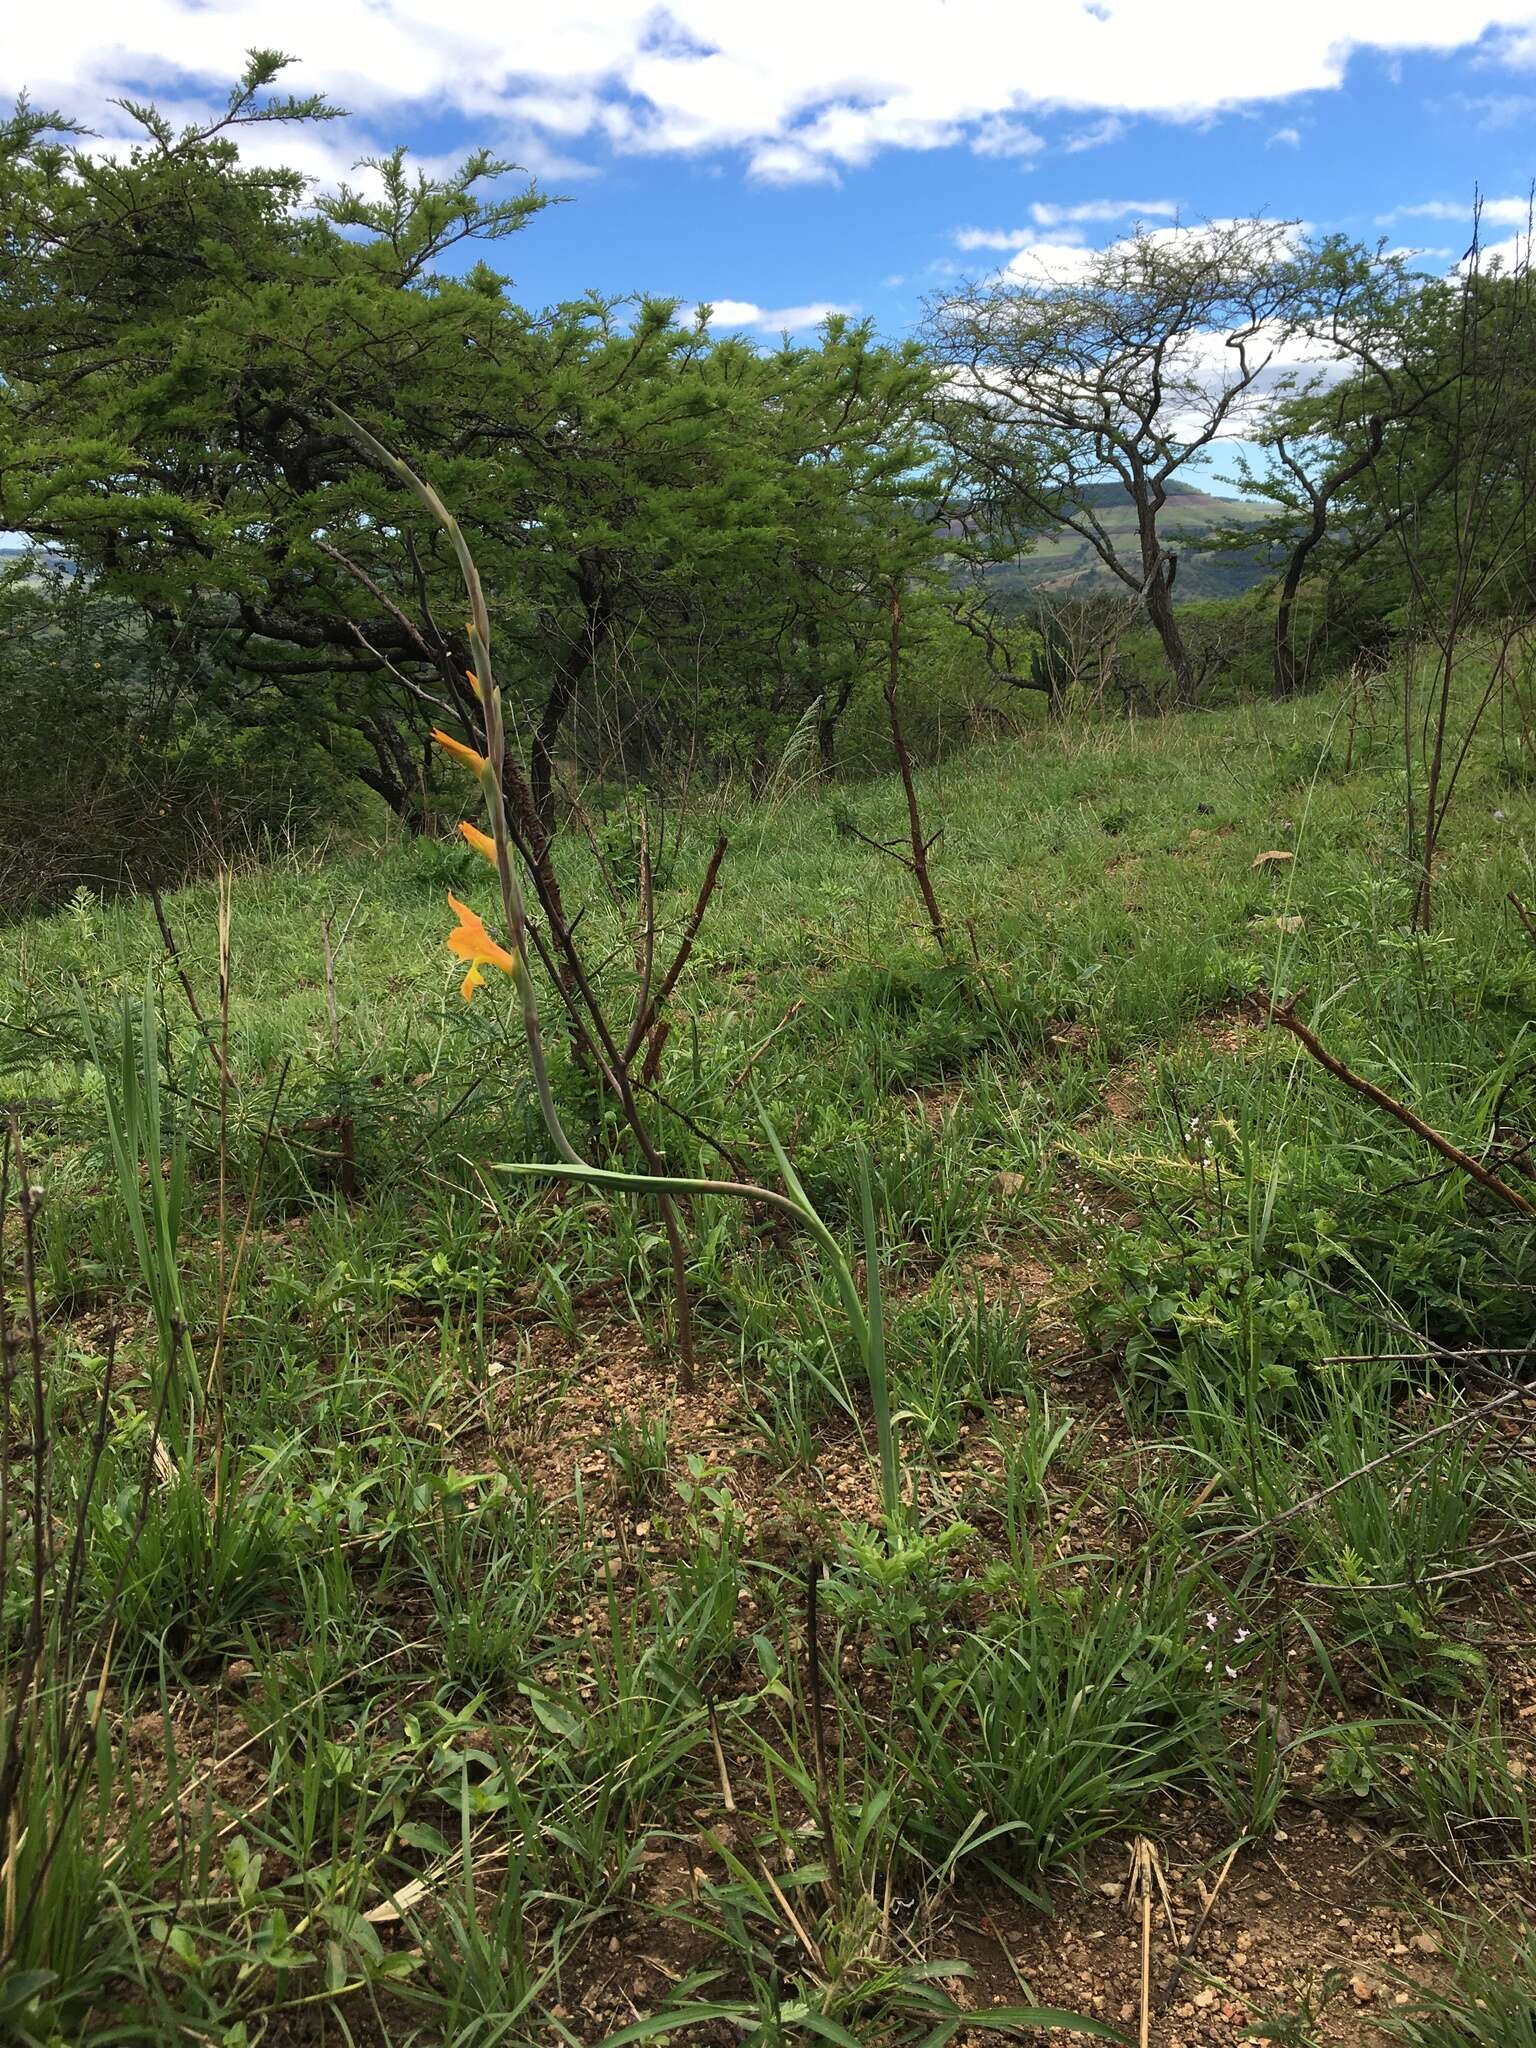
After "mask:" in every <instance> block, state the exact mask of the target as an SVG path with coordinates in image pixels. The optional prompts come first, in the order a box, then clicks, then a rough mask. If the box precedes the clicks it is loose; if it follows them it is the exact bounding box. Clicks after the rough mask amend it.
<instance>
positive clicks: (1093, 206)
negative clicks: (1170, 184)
mask: <svg viewBox="0 0 1536 2048" xmlns="http://www.w3.org/2000/svg"><path fill="white" fill-rule="evenodd" d="M1178 210H1179V208H1178V202H1177V201H1176V200H1173V199H1083V200H1079V201H1078V203H1077V204H1076V205H1075V206H1055V205H1051V204H1048V203H1046V202H1044V201H1037V202H1036V204H1035V205H1033V206H1031V208H1030V209H1029V217H1030V219H1031V220H1032V221H1033V222H1034V223H1035V226H1036V227H1038V228H1061V227H1078V226H1081V225H1084V224H1086V223H1087V222H1089V221H1107V220H1172V219H1173V218H1174V216H1175V215H1176V214H1177V213H1178Z"/></svg>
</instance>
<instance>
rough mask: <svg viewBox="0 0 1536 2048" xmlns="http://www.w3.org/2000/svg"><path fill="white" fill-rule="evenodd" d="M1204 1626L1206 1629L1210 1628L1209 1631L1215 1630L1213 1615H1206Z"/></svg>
mask: <svg viewBox="0 0 1536 2048" xmlns="http://www.w3.org/2000/svg"><path fill="white" fill-rule="evenodd" d="M1205 1625H1206V1627H1207V1628H1211V1629H1213V1628H1215V1626H1216V1617H1215V1615H1214V1614H1207V1615H1206V1617H1205Z"/></svg>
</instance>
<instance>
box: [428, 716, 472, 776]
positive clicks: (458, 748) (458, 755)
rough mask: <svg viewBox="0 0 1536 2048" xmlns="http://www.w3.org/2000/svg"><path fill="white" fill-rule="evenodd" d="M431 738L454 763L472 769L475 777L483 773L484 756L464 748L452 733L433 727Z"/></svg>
mask: <svg viewBox="0 0 1536 2048" xmlns="http://www.w3.org/2000/svg"><path fill="white" fill-rule="evenodd" d="M432 737H433V739H435V740H436V741H437V744H438V745H439V746H440V747H441V748H442V749H443V751H444V753H447V754H452V756H453V758H454V759H455V761H462V762H463V763H464V766H465V767H466V768H469V769H472V770H473V772H474V773H475V774H476V775H483V774H484V773H485V756H484V754H477V753H476V752H475V750H474V748H473V747H466V746H465V744H464V742H463V741H462V740H456V739H455V738H454V737H453V734H452V733H448V732H442V731H440V730H439V729H438V727H437V726H435V725H434V726H433V728H432Z"/></svg>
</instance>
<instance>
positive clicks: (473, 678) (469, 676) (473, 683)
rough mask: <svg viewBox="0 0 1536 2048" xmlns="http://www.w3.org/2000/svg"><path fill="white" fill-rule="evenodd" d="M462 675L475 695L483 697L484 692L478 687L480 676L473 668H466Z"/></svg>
mask: <svg viewBox="0 0 1536 2048" xmlns="http://www.w3.org/2000/svg"><path fill="white" fill-rule="evenodd" d="M464 675H465V680H466V681H467V682H468V684H469V687H470V688H471V689H472V690H473V691H474V693H475V695H476V696H477V697H483V695H484V692H483V691H482V690H481V688H480V678H479V677H478V676H477V675H476V674H475V672H474V670H473V669H472V668H467V669H465V671H464Z"/></svg>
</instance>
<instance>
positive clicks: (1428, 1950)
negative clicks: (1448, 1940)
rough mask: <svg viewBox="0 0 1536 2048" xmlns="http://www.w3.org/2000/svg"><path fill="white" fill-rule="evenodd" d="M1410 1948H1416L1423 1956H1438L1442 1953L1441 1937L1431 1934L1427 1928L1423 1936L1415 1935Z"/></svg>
mask: <svg viewBox="0 0 1536 2048" xmlns="http://www.w3.org/2000/svg"><path fill="white" fill-rule="evenodd" d="M1408 1946H1409V1947H1410V1948H1416V1949H1417V1950H1418V1952H1419V1954H1420V1955H1421V1956H1437V1955H1439V1953H1440V1937H1439V1935H1438V1934H1431V1933H1430V1932H1429V1930H1428V1929H1427V1928H1426V1929H1425V1931H1424V1932H1423V1933H1422V1934H1416V1935H1414V1936H1413V1938H1412V1940H1411V1941H1410V1942H1409V1944H1408Z"/></svg>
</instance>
